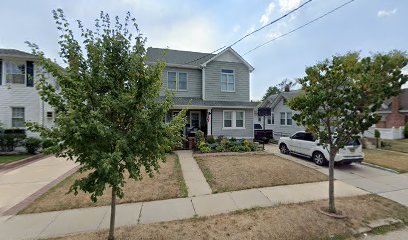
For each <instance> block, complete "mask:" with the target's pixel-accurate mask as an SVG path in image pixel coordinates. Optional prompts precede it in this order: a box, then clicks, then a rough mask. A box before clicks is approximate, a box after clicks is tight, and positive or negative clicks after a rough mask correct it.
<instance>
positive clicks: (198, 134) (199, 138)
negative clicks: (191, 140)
mask: <svg viewBox="0 0 408 240" xmlns="http://www.w3.org/2000/svg"><path fill="white" fill-rule="evenodd" d="M195 140H196V143H197V146H199V145H200V143H203V142H205V138H204V132H203V131H201V130H198V131H197V132H196V134H195Z"/></svg>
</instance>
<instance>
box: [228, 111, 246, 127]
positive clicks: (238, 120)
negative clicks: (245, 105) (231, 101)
mask: <svg viewBox="0 0 408 240" xmlns="http://www.w3.org/2000/svg"><path fill="white" fill-rule="evenodd" d="M223 116H224V119H223V122H224V126H223V127H224V128H245V125H244V124H245V112H244V111H229V110H226V111H224V113H223Z"/></svg>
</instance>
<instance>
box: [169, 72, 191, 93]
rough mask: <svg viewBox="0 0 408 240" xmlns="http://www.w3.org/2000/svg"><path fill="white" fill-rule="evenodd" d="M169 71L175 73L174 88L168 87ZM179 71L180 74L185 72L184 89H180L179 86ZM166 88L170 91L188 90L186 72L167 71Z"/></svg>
mask: <svg viewBox="0 0 408 240" xmlns="http://www.w3.org/2000/svg"><path fill="white" fill-rule="evenodd" d="M169 73H175V74H176V88H169ZM180 73H181V74H186V89H180V88H179V79H180V76H179V75H180ZM167 89H169V90H172V91H177V92H186V91H188V73H187V72H177V71H167Z"/></svg>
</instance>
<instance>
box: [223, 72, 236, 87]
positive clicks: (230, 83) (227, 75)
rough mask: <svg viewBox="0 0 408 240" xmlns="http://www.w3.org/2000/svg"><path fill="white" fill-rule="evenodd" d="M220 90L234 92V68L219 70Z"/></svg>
mask: <svg viewBox="0 0 408 240" xmlns="http://www.w3.org/2000/svg"><path fill="white" fill-rule="evenodd" d="M221 91H222V92H235V74H234V70H226V69H222V70H221Z"/></svg>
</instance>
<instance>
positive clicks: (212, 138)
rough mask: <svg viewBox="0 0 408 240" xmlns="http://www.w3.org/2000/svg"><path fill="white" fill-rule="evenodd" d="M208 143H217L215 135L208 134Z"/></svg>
mask: <svg viewBox="0 0 408 240" xmlns="http://www.w3.org/2000/svg"><path fill="white" fill-rule="evenodd" d="M207 143H208V144H213V143H215V138H214V136H212V135H208V136H207Z"/></svg>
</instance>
